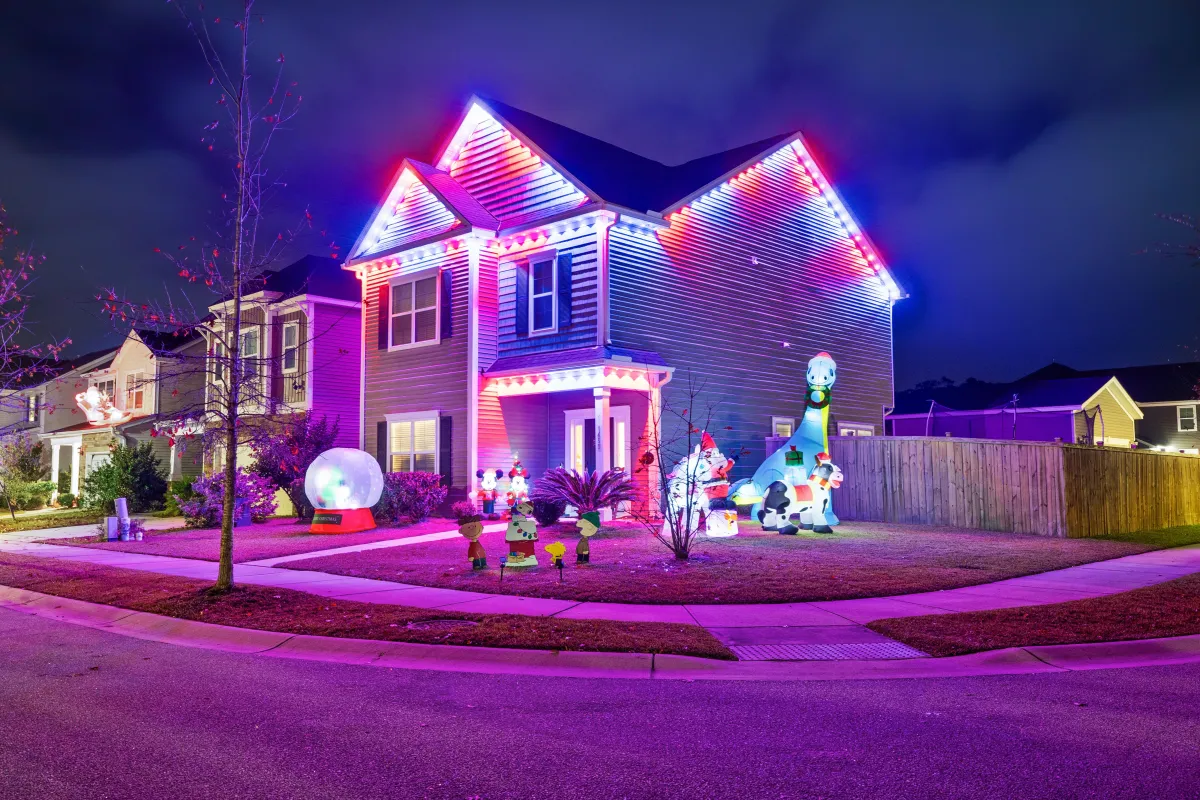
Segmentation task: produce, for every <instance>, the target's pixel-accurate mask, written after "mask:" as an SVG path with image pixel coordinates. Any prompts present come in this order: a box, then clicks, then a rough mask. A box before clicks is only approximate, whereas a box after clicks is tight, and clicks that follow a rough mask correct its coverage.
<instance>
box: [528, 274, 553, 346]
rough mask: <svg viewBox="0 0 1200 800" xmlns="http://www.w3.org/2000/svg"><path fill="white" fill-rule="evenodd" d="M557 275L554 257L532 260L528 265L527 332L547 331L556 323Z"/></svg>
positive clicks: (551, 329)
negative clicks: (528, 322) (528, 323)
mask: <svg viewBox="0 0 1200 800" xmlns="http://www.w3.org/2000/svg"><path fill="white" fill-rule="evenodd" d="M557 306H558V275H557V270H556V269H555V268H554V259H553V258H549V259H545V260H542V261H534V262H532V263H530V265H529V320H530V325H529V332H530V333H547V332H550V331H553V330H554V329H555V328H556V327H557V325H556V321H555V318H556V316H557V314H556V312H557V310H558V308H557Z"/></svg>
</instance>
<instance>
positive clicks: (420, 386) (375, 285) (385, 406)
mask: <svg viewBox="0 0 1200 800" xmlns="http://www.w3.org/2000/svg"><path fill="white" fill-rule="evenodd" d="M433 267H438V268H441V269H447V268H449V269H451V270H452V271H453V291H454V296H453V298H452V301H451V308H452V312H451V313H452V314H453V327H454V331H453V336H452V337H451V338H450V339H443V340H442V341H440V342H439V343H438V344H436V345H430V346H427V347H416V348H412V349H410V350H398V351H395V352H391V353H389V352H388V351H386V350H379V349H378V348H377V346H376V342H377V341H378V328H379V326H378V317H379V314H378V309H377V308H376V303H377V300H376V298H377V297H378V290H379V287H380V286H381V285H384V284H386V283H387V282H388V280H389V279H390V278H391V277H392V276H394V275H395V274H396V270H395V269H387V270H380V271H378V272H372V273H370V274H369V275H367V276H366V286H365V293H366V297H367V307H366V309H365V310H364V313H365V314H366V334H365V337H364V341H365V346H366V362H367V375H366V378H367V379H366V399H365V400H366V415H365V416H366V444H367V447H366V449H367V451H368V452H370V453H371V454H372V455H376V456H377V455H378V454H377V453H376V440H375V439H376V437H375V426H376V423H377V422H379V421H382V420H383V418H384V415H385V414H389V413H401V412H411V411H438V412H440V413H441V414H443V415H447V414H448V415H449V416H451V417H452V418H453V423H452V427H453V433H452V443H451V444H452V453H451V460H452V465H451V466H452V469H453V475H452V476H451V479H452V484H453V487H454V488H456V489H462V488H464V487H465V486H466V477H467V250H466V248H459V249H457V250H454V251H451V252H448V253H439V254H437V255H435V256H430V257H428V258H425V259H421V260H418V261H415V262H409V263H406V264H405V265H404V272H405V273H415V272H420V271H422V270H426V269H429V268H433Z"/></svg>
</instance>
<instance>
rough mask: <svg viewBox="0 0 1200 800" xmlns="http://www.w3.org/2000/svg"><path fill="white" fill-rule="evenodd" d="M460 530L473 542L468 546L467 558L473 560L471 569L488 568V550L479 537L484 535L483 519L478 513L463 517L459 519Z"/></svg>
mask: <svg viewBox="0 0 1200 800" xmlns="http://www.w3.org/2000/svg"><path fill="white" fill-rule="evenodd" d="M458 532H459V533H461V534H462V535H463V536H465V537H467V540H468V541H470V542H471V544H469V545H468V546H467V558H469V559H470V560H471V569H486V568H487V551H486V550H484V549H483V545H482V544H480V542H479V537H480V536H482V535H483V519H482V518H481V517H480V516H479V515H477V514H475V515H471V516H469V517H461V518H460V519H459V520H458Z"/></svg>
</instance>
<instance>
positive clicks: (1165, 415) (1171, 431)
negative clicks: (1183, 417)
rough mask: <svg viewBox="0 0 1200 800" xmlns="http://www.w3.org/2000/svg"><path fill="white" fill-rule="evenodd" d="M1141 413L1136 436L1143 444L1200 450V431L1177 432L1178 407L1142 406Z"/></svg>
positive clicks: (1174, 448) (1173, 448)
mask: <svg viewBox="0 0 1200 800" xmlns="http://www.w3.org/2000/svg"><path fill="white" fill-rule="evenodd" d="M1181 405H1195V403H1181ZM1142 413H1143V414H1144V415H1145V416H1144V417H1143V418H1142V419H1140V420H1138V421H1137V423H1136V424H1137V436H1138V438H1139V439H1141V440H1142V441H1143V442H1148V443H1150V444H1154V445H1159V446H1161V447H1168V448H1170V449H1172V450H1190V449H1192V448H1200V431H1180V430H1179V410H1178V406H1142Z"/></svg>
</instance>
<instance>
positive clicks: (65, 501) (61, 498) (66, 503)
mask: <svg viewBox="0 0 1200 800" xmlns="http://www.w3.org/2000/svg"><path fill="white" fill-rule="evenodd" d="M58 505H59V506H60V507H61V508H71V507H72V506H74V505H75V495H73V494H71V493H70V492H64V491H61V490H60V491H59V493H58Z"/></svg>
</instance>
